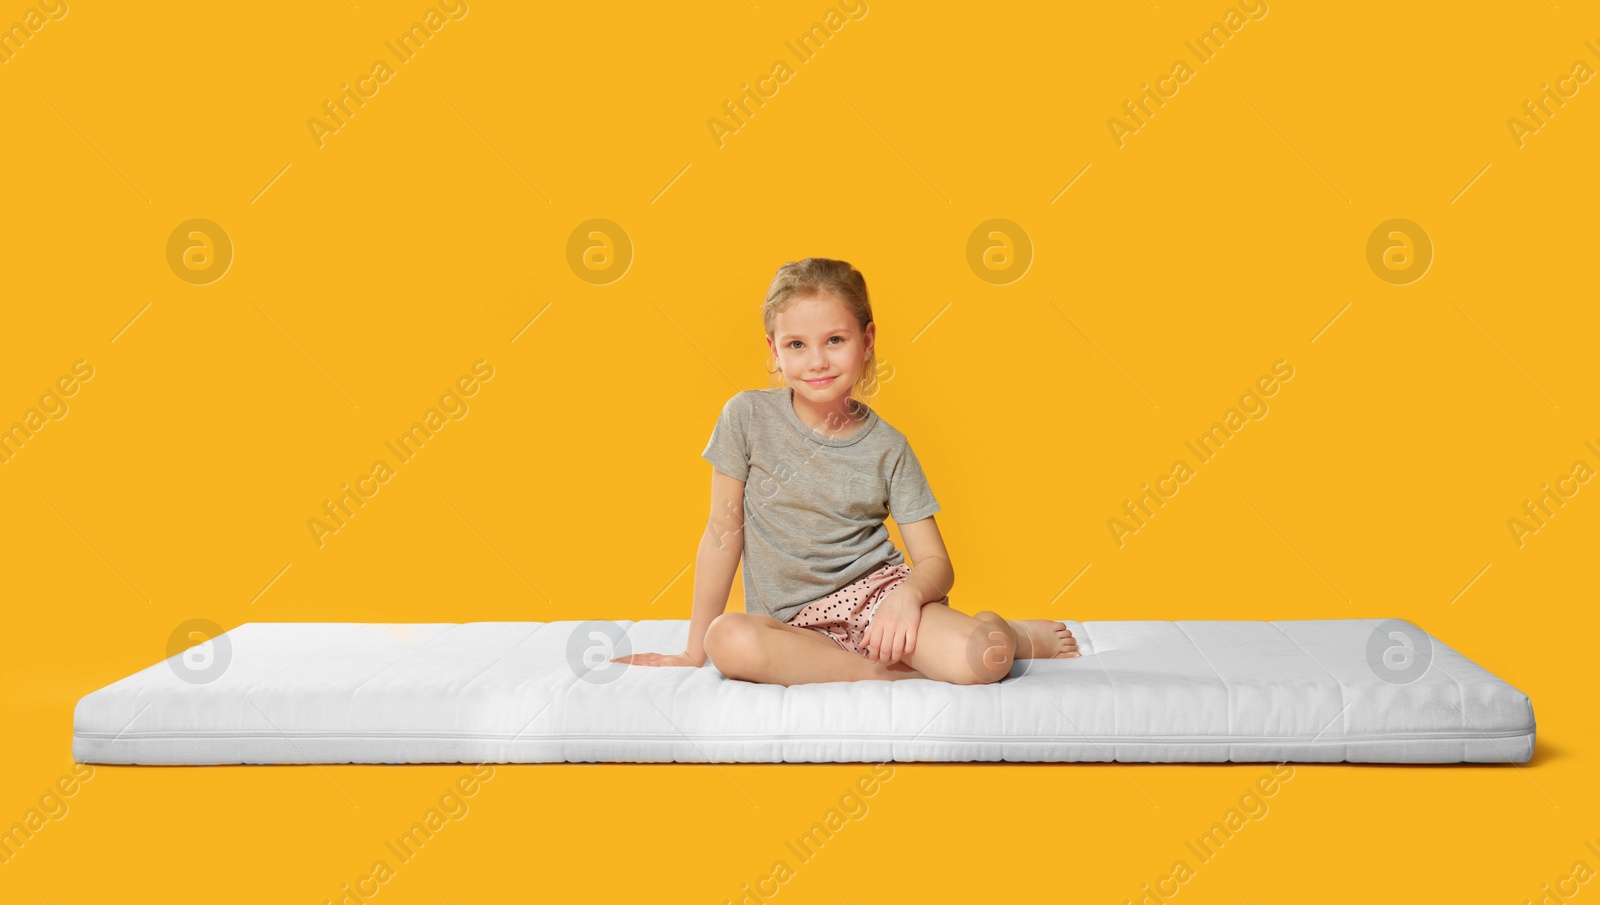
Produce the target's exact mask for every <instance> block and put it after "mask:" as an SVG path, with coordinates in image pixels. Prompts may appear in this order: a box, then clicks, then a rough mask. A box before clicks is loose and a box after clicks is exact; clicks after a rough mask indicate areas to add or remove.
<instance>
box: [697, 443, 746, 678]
mask: <svg viewBox="0 0 1600 905" xmlns="http://www.w3.org/2000/svg"><path fill="white" fill-rule="evenodd" d="M743 555H744V482H743V481H741V480H739V479H737V478H732V477H729V476H728V475H725V474H723V473H722V472H720V471H718V470H717V469H715V468H713V469H711V517H710V518H708V519H707V520H706V530H705V531H704V532H702V533H701V535H700V550H699V552H698V553H696V554H695V558H694V604H693V610H692V612H691V615H690V618H689V645H688V650H686V651H685V653H687V654H688V655H689V659H690V660H692V661H693V662H694V664H695V665H696V666H704V665H705V662H706V648H705V640H706V629H708V628H710V627H711V620H713V619H715V618H717V617H718V616H720V615H722V614H723V612H725V611H726V610H727V609H728V592H729V591H730V590H731V589H732V588H733V574H734V572H736V571H738V568H739V559H740V557H742V556H743Z"/></svg>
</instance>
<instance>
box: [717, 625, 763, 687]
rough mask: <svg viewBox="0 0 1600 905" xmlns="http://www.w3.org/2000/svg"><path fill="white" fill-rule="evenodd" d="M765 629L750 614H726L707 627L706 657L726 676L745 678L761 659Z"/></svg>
mask: <svg viewBox="0 0 1600 905" xmlns="http://www.w3.org/2000/svg"><path fill="white" fill-rule="evenodd" d="M762 630H763V629H762V626H759V625H757V624H756V622H755V619H753V618H751V616H750V614H749V613H723V614H722V615H720V616H718V617H717V618H715V619H713V620H711V624H710V625H709V626H707V627H706V637H705V641H704V642H703V643H704V645H705V649H706V657H707V658H708V659H710V660H711V664H712V665H713V666H715V667H716V668H717V671H719V672H721V673H722V674H723V675H725V676H727V677H729V678H730V679H734V678H742V677H744V676H745V675H748V674H750V673H751V672H752V671H753V670H755V669H756V668H757V667H758V666H759V664H760V662H761V656H762V652H761V645H760V641H761V637H760V634H759V633H760V632H761V631H762Z"/></svg>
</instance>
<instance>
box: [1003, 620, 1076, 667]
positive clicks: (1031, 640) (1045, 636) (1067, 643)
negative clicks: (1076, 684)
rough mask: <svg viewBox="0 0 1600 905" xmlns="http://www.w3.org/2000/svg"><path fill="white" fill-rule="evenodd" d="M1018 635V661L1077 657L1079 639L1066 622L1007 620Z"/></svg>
mask: <svg viewBox="0 0 1600 905" xmlns="http://www.w3.org/2000/svg"><path fill="white" fill-rule="evenodd" d="M1006 621H1007V622H1009V623H1010V624H1011V630H1012V631H1013V632H1015V633H1016V635H1017V653H1016V659H1018V660H1050V659H1054V658H1057V657H1077V656H1081V655H1080V654H1079V652H1078V639H1077V638H1074V637H1072V632H1071V630H1069V629H1068V628H1067V624H1066V623H1064V622H1056V621H1054V620H1050V619H1007V620H1006Z"/></svg>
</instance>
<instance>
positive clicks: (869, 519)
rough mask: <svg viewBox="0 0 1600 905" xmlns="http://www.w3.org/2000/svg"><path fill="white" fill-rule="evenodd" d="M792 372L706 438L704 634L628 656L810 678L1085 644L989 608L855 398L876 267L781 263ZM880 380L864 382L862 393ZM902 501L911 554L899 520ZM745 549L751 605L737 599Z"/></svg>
mask: <svg viewBox="0 0 1600 905" xmlns="http://www.w3.org/2000/svg"><path fill="white" fill-rule="evenodd" d="M761 314H762V321H763V323H764V325H765V327H766V334H767V348H768V349H769V350H770V351H771V352H772V354H773V357H774V361H773V364H770V365H769V366H768V367H767V370H768V372H770V373H772V374H775V375H780V378H779V381H776V383H777V385H775V386H774V387H772V388H769V389H765V390H744V391H742V392H739V393H737V394H735V395H734V396H733V398H731V399H729V400H728V401H727V403H726V404H725V405H724V406H723V408H722V414H721V416H720V417H719V418H718V419H717V424H716V427H715V428H714V429H713V430H712V433H711V440H710V442H709V443H708V444H707V445H706V449H705V451H704V452H703V453H702V454H701V455H702V456H703V457H704V458H705V459H706V460H707V461H708V462H710V463H711V464H712V466H713V470H712V473H711V518H710V520H709V522H708V524H707V526H706V531H705V533H704V534H703V535H702V536H701V538H700V549H699V552H698V555H697V557H696V559H695V578H694V604H693V613H692V618H691V619H690V622H689V641H688V649H687V650H686V651H684V652H683V653H680V654H670V655H669V654H655V653H639V654H630V655H628V656H625V657H618V658H616V659H615V660H613V661H612V662H618V663H633V664H638V665H642V666H695V667H698V666H703V665H704V664H705V662H706V659H707V658H708V657H709V658H710V660H711V661H712V663H713V665H715V666H716V667H717V669H718V670H719V671H720V672H721V673H722V674H723V675H725V676H728V677H729V678H734V679H744V680H746V681H750V682H769V683H774V684H778V685H798V684H802V683H807V682H842V681H853V680H857V679H920V678H927V679H937V680H940V681H945V682H953V683H958V684H963V685H973V684H982V683H988V682H995V681H998V680H1000V679H1002V678H1005V677H1006V676H1007V675H1008V674H1009V673H1010V671H1011V664H1012V661H1013V660H1014V659H1015V660H1021V659H1028V658H1043V657H1076V656H1078V642H1077V640H1076V639H1075V638H1073V637H1072V632H1070V631H1068V630H1067V627H1066V625H1065V624H1063V623H1061V622H1054V621H1049V620H1045V619H1024V620H1014V621H1008V620H1006V619H1003V618H1001V617H1000V615H999V614H997V613H994V612H992V611H989V610H985V611H983V612H981V613H978V614H976V615H974V616H969V615H967V614H965V613H962V612H960V611H958V610H956V609H954V608H952V607H951V605H950V598H949V596H948V595H949V591H950V588H951V586H952V585H953V584H954V583H955V571H954V570H953V569H952V567H951V565H950V557H949V554H948V553H946V551H945V547H944V540H943V538H942V537H941V536H940V534H939V527H938V525H936V524H935V523H934V519H933V515H934V513H936V512H938V511H939V510H940V506H939V503H938V501H937V500H935V499H934V497H933V492H932V490H931V489H930V488H929V486H928V481H927V477H926V476H925V475H924V474H923V471H922V465H921V464H920V463H919V462H918V460H917V457H916V455H915V454H914V453H913V452H912V451H911V446H910V444H908V443H907V442H906V437H905V435H904V434H902V433H900V432H899V431H898V430H896V429H895V428H894V427H893V426H891V425H890V424H889V423H888V422H886V421H884V420H883V419H882V418H880V417H878V414H877V413H876V412H875V411H873V410H872V409H871V408H869V407H868V406H867V405H866V404H865V403H864V402H862V401H860V399H859V398H857V394H858V393H861V392H862V391H863V390H865V389H867V388H869V387H872V386H874V385H875V384H876V376H877V373H876V366H877V359H876V357H875V356H874V354H873V347H874V343H875V339H876V326H877V325H876V324H875V323H873V320H872V305H871V303H870V302H869V301H868V298H867V283H866V280H865V279H864V278H863V277H862V275H861V273H860V272H859V271H857V270H856V269H855V268H853V267H851V266H850V264H848V263H846V262H844V261H834V260H829V259H827V258H806V259H805V260H804V261H800V262H798V263H794V262H790V263H788V264H785V265H783V266H782V267H780V268H778V273H777V276H776V277H774V278H773V281H772V286H771V287H770V288H769V289H768V290H767V299H766V303H765V304H764V305H763V306H762V309H761ZM863 395H864V393H863ZM889 515H893V517H894V520H895V523H896V524H898V525H899V526H900V534H901V536H902V537H903V538H904V540H905V544H906V549H907V551H908V552H909V553H910V554H911V559H912V561H913V562H915V563H916V565H915V566H914V567H913V566H909V565H907V564H906V562H905V557H904V556H902V555H901V553H900V551H899V550H896V549H895V546H894V543H893V541H891V540H890V538H889V531H888V529H887V528H886V527H885V526H884V524H883V521H884V518H885V517H886V516H889ZM741 557H742V558H743V560H744V592H745V612H742V613H729V612H724V610H725V609H726V608H727V605H728V591H729V589H730V588H731V587H732V585H733V573H734V571H735V570H736V569H737V568H738V566H739V561H740V558H741Z"/></svg>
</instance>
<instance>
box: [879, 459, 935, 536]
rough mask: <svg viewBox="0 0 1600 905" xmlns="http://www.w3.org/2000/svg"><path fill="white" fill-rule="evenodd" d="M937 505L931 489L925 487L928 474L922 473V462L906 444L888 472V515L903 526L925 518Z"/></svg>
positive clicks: (931, 513) (933, 511) (932, 512)
mask: <svg viewBox="0 0 1600 905" xmlns="http://www.w3.org/2000/svg"><path fill="white" fill-rule="evenodd" d="M939 508H940V507H939V501H938V500H936V499H934V498H933V488H931V487H929V486H928V476H927V475H926V474H923V472H922V463H921V462H919V461H917V454H916V453H915V452H912V450H911V446H910V445H909V444H907V445H906V446H905V448H904V449H903V450H902V452H901V455H900V458H899V459H898V460H897V461H896V462H895V463H894V465H893V466H892V467H891V469H890V471H889V514H890V515H892V516H894V520H895V523H896V524H900V525H904V524H906V523H907V522H915V521H917V520H919V519H925V518H927V517H928V516H930V515H933V514H934V513H936V512H938V511H939Z"/></svg>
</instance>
